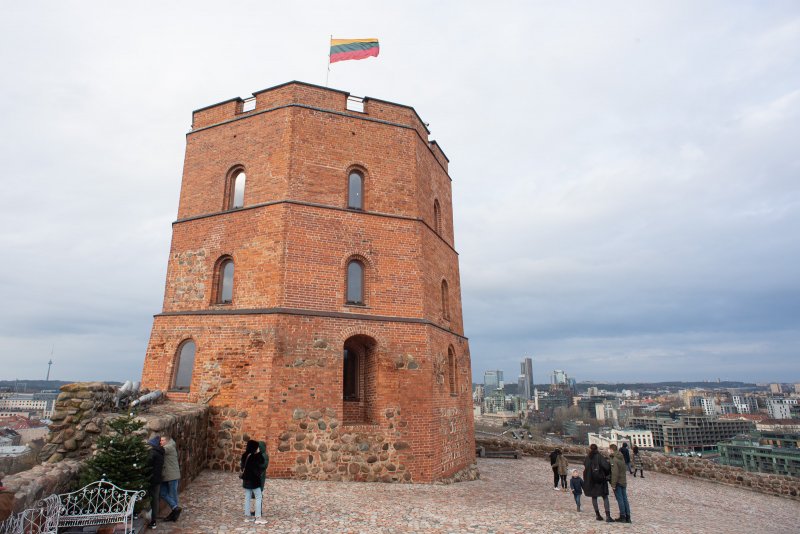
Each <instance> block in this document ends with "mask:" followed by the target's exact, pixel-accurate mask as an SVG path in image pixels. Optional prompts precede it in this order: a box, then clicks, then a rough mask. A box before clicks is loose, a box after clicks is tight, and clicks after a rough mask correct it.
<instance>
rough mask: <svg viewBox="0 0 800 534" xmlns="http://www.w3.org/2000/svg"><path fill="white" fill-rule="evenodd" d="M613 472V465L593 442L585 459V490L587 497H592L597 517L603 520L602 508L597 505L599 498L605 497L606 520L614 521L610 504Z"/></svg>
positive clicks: (608, 521)
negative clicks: (610, 477) (610, 478)
mask: <svg viewBox="0 0 800 534" xmlns="http://www.w3.org/2000/svg"><path fill="white" fill-rule="evenodd" d="M610 474H611V465H610V464H609V463H608V460H606V459H605V457H604V456H603V455H602V454H600V451H598V450H597V445H595V444H594V443H592V444H591V445H590V446H589V454H587V455H586V458H585V459H584V460H583V492H584V494H586V496H587V497H591V498H592V506H593V507H594V513H595V516H596V517H595V519H597V520H598V521H602V520H603V516H601V515H600V509H599V508H598V506H597V498H598V497H602V498H603V509H604V510H605V512H606V522H607V523H613V522H614V520H613V519H611V508H610V507H609V504H608V477H609V475H610Z"/></svg>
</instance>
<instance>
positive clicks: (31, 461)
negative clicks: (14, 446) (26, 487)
mask: <svg viewBox="0 0 800 534" xmlns="http://www.w3.org/2000/svg"><path fill="white" fill-rule="evenodd" d="M36 463H37V462H36V453H35V452H34V451H33V449H31V448H27V449H26V450H25V452H23V453H21V454H14V455H9V456H0V472H2V473H8V474H9V475H11V474H14V473H19V472H20V471H25V470H26V469H30V468H31V467H33V466H34V465H36Z"/></svg>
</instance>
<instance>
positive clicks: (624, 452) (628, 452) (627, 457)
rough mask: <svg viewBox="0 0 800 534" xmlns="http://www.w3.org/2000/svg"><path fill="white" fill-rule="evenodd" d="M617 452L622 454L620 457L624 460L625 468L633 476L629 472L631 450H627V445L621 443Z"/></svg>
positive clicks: (631, 472)
mask: <svg viewBox="0 0 800 534" xmlns="http://www.w3.org/2000/svg"><path fill="white" fill-rule="evenodd" d="M619 452H620V453H622V457H623V458H624V459H625V468H626V469H627V470H628V473H630V474H633V471H631V450H630V449H629V448H628V444H627V443H623V444H622V448H621V449H620V450H619Z"/></svg>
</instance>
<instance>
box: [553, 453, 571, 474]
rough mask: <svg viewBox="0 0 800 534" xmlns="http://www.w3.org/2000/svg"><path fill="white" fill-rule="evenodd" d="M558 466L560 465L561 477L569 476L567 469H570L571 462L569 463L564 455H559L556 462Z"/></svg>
mask: <svg viewBox="0 0 800 534" xmlns="http://www.w3.org/2000/svg"><path fill="white" fill-rule="evenodd" d="M556 465H558V474H559V475H566V474H567V467H569V462H567V458H566V457H565V456H564V455H563V454H559V455H558V460H556Z"/></svg>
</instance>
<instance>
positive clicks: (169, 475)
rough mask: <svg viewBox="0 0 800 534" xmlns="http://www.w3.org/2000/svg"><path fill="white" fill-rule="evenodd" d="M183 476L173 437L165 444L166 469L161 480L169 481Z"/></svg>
mask: <svg viewBox="0 0 800 534" xmlns="http://www.w3.org/2000/svg"><path fill="white" fill-rule="evenodd" d="M179 478H181V468H180V466H179V465H178V449H177V447H175V440H174V439H171V440H169V441H168V442H167V444H166V445H164V470H163V471H162V474H161V480H163V481H164V482H169V481H170V480H178V479H179Z"/></svg>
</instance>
